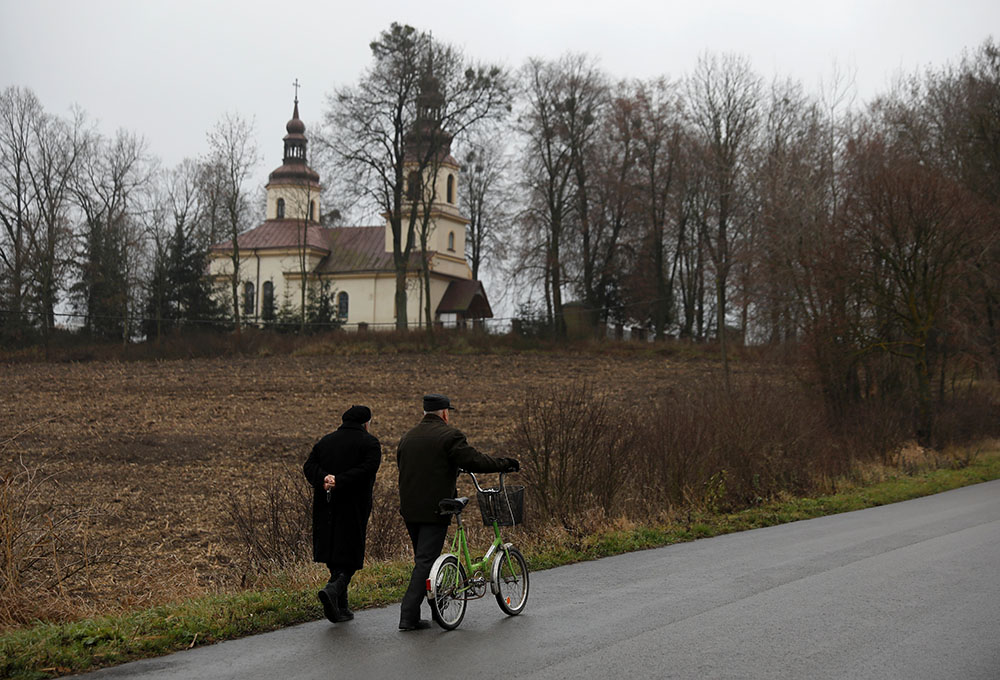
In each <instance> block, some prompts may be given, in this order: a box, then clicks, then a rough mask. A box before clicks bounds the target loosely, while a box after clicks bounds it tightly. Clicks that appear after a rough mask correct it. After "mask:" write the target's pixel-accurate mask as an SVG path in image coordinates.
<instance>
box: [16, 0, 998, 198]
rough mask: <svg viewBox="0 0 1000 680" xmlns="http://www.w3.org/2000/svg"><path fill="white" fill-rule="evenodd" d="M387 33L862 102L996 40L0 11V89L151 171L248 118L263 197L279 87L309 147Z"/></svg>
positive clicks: (884, 7)
mask: <svg viewBox="0 0 1000 680" xmlns="http://www.w3.org/2000/svg"><path fill="white" fill-rule="evenodd" d="M393 21H398V22H401V23H409V24H411V25H414V26H416V27H418V28H421V29H424V30H430V31H432V32H433V33H434V35H435V36H436V37H437V38H439V39H441V40H443V41H446V42H448V43H451V44H454V45H456V46H458V47H460V48H462V49H463V50H464V51H465V53H466V54H467V55H468V56H470V57H472V58H475V59H478V60H484V61H499V62H501V63H503V64H505V65H507V66H509V67H512V68H515V67H517V66H520V65H521V64H522V63H523V62H524V60H525V59H526V58H528V57H532V56H539V57H551V58H555V57H558V56H560V55H562V54H564V53H566V52H568V51H575V52H585V53H588V54H590V55H594V56H596V57H598V58H599V59H600V63H601V64H602V65H603V67H604V68H605V70H606V71H607V72H608V73H610V74H611V75H613V76H616V77H639V78H647V77H653V76H659V75H666V76H669V77H672V78H676V77H680V76H683V75H684V74H686V73H689V72H690V71H691V70H692V68H693V66H694V64H695V62H696V60H697V57H698V55H699V54H701V53H703V52H704V51H706V50H711V51H716V52H735V53H739V54H743V55H745V56H747V57H748V58H749V59H750V60H751V62H752V64H753V65H754V67H755V68H756V70H757V71H758V72H759V73H760V74H761V75H763V76H765V77H767V78H771V77H773V76H775V75H778V76H782V77H785V76H792V77H794V78H797V79H799V80H801V81H802V82H803V83H804V84H805V85H806V87H807V89H809V90H812V91H816V90H817V88H818V84H819V81H820V79H821V78H823V77H829V76H830V74H831V73H832V70H833V65H834V64H835V63H836V64H838V65H839V66H840V68H841V69H842V70H853V71H855V72H856V83H857V91H858V96H859V98H860V100H862V101H863V100H867V99H869V98H871V97H872V96H873V95H875V94H877V93H878V92H881V91H884V90H885V89H886V88H887V86H888V84H889V83H890V82H891V80H892V78H893V77H894V76H895V75H898V74H899V73H900V72H912V71H914V70H917V69H921V68H924V67H926V66H928V65H935V66H940V65H943V64H944V63H946V62H948V61H955V60H957V59H958V58H959V57H960V55H961V52H962V50H963V49H964V48H970V49H972V48H975V47H976V46H978V45H979V44H981V43H982V42H983V40H984V39H986V38H987V37H988V36H990V34H991V31H992V32H994V33H1000V1H997V0H946V1H943V0H936V1H935V2H931V1H929V0H839V1H838V2H813V3H810V2H804V1H803V0H787V1H786V0H773V1H768V0H756V1H755V0H701V1H699V0H691V1H690V2H683V3H681V2H673V1H671V0H648V1H646V2H641V1H637V0H605V1H604V2H590V1H588V0H506V1H501V2H497V1H492V2H480V1H477V0H472V1H467V2H456V1H455V0H451V1H450V2H440V1H438V0H416V1H415V0H408V1H407V2H401V1H398V0H374V1H373V0H367V1H366V0H360V1H359V0H350V1H349V2H348V1H344V0H327V1H325V2H312V1H311V0H299V1H298V2H277V1H271V2H260V1H257V0H241V1H231V2H213V1H211V0H197V1H190V0H170V1H166V0H73V1H71V0H0V87H7V86H9V85H20V86H24V87H28V88H31V89H32V90H34V91H35V93H36V94H37V95H38V97H39V98H40V100H41V102H42V104H43V105H44V106H45V108H46V110H48V111H51V112H55V113H59V114H65V113H66V112H68V110H69V107H70V106H71V105H73V104H78V105H80V106H81V107H82V108H83V109H84V110H85V111H86V112H87V113H88V114H89V116H90V117H91V118H94V119H97V120H98V121H99V122H100V126H101V129H102V131H105V132H108V133H111V132H113V131H114V130H115V129H116V128H119V127H125V128H129V129H131V130H134V131H136V132H138V133H140V134H141V135H143V136H144V137H145V138H146V140H147V142H148V145H149V149H150V151H151V152H152V153H153V154H155V155H156V156H158V157H159V158H160V159H162V161H163V162H164V163H165V164H166V165H174V164H176V163H177V162H179V161H180V160H182V159H183V158H185V157H189V156H190V157H196V156H198V155H201V154H203V153H204V152H205V148H206V143H205V134H206V131H207V130H208V129H209V128H210V127H211V126H212V125H213V123H214V122H215V121H217V120H218V119H219V118H220V117H221V116H222V115H223V113H225V112H227V111H235V112H238V113H240V114H241V115H243V116H245V117H247V118H251V117H252V118H253V119H254V120H255V125H256V131H257V138H258V148H259V151H260V152H261V154H262V156H263V161H262V162H261V165H260V167H259V168H258V170H259V172H258V175H259V176H260V178H261V181H262V182H263V181H264V178H266V173H267V172H268V171H270V170H271V169H273V168H274V167H276V166H277V165H279V164H280V163H281V153H282V144H281V137H282V136H283V135H284V124H285V122H286V121H287V120H288V118H289V116H290V114H291V109H292V98H293V90H292V81H293V80H295V79H296V78H298V79H299V81H300V82H301V83H302V89H301V90H300V93H299V99H300V112H301V115H302V118H303V120H304V121H305V122H306V125H307V134H308V132H309V129H308V127H309V126H310V125H311V124H312V125H315V121H316V120H318V119H319V116H320V114H321V111H322V109H323V107H324V105H325V104H324V101H325V97H326V95H327V94H328V93H330V92H331V91H332V90H333V88H334V87H335V86H337V85H343V84H347V83H351V82H355V81H356V80H357V79H358V77H359V75H360V74H361V72H362V69H363V68H364V67H365V66H366V65H367V64H368V63H369V59H370V52H369V49H368V43H369V42H370V41H371V40H372V39H373V38H375V37H376V36H377V35H378V33H379V32H380V31H382V30H384V29H386V28H387V27H388V26H389V24H390V23H391V22H393Z"/></svg>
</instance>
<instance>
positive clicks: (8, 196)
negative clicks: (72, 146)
mask: <svg viewBox="0 0 1000 680" xmlns="http://www.w3.org/2000/svg"><path fill="white" fill-rule="evenodd" d="M43 115H44V114H43V112H42V105H41V104H40V103H39V101H38V98H37V97H35V95H34V93H33V92H31V91H30V90H23V89H21V88H18V87H8V88H7V89H5V90H4V91H3V92H2V93H0V224H2V225H3V233H2V236H3V239H2V240H0V265H2V266H3V272H2V277H0V283H3V284H4V285H3V288H2V289H0V306H2V307H3V312H0V314H2V315H3V316H0V318H3V317H6V321H5V323H3V325H4V326H7V327H8V328H9V330H6V329H5V330H6V332H8V333H10V334H11V335H12V336H13V338H14V340H15V341H17V340H19V339H20V338H21V337H22V336H23V335H24V333H25V331H26V330H27V327H28V320H27V319H26V317H25V307H26V297H27V291H28V283H29V276H28V266H29V264H28V263H29V259H30V251H31V242H32V240H33V238H34V232H35V229H36V226H37V222H38V219H37V216H36V214H35V213H36V210H37V207H36V201H35V191H34V187H33V186H32V184H31V173H30V163H31V160H30V157H31V152H32V132H31V131H32V126H34V125H35V124H36V122H37V121H38V120H39V119H40V118H41V117H42V116H43Z"/></svg>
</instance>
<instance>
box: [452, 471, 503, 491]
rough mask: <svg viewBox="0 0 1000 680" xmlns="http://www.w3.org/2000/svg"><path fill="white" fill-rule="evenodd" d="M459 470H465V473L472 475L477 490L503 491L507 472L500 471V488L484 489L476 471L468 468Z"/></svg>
mask: <svg viewBox="0 0 1000 680" xmlns="http://www.w3.org/2000/svg"><path fill="white" fill-rule="evenodd" d="M459 472H464V473H465V474H467V475H469V476H470V477H472V483H473V484H474V485H475V487H476V491H480V492H486V491H503V476H504V475H505V474H507V473H506V472H500V473H499V474H500V486H499V488H496V489H484V488H483V487H481V486H479V478H478V477H476V473H475V472H470V471H468V470H461V469H460V470H459Z"/></svg>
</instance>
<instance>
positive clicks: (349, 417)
mask: <svg viewBox="0 0 1000 680" xmlns="http://www.w3.org/2000/svg"><path fill="white" fill-rule="evenodd" d="M341 417H342V418H343V420H344V422H345V423H367V422H368V421H369V420H371V419H372V410H371V409H370V408H368V407H367V406H352V407H351V408H349V409H347V410H346V411H344V415H343V416H341Z"/></svg>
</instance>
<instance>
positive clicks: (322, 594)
mask: <svg viewBox="0 0 1000 680" xmlns="http://www.w3.org/2000/svg"><path fill="white" fill-rule="evenodd" d="M329 590H330V585H329V584H327V586H326V588H324V589H323V590H321V591H319V593H317V596H318V597H319V601H320V602H322V603H323V615H324V616H326V618H327V620H328V621H329V622H330V623H337V622H338V620H339V619H340V617H341V613H340V608H339V607H337V598H336V595H334V596H333V597H331V596H330V595H331V594H330V592H329Z"/></svg>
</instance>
